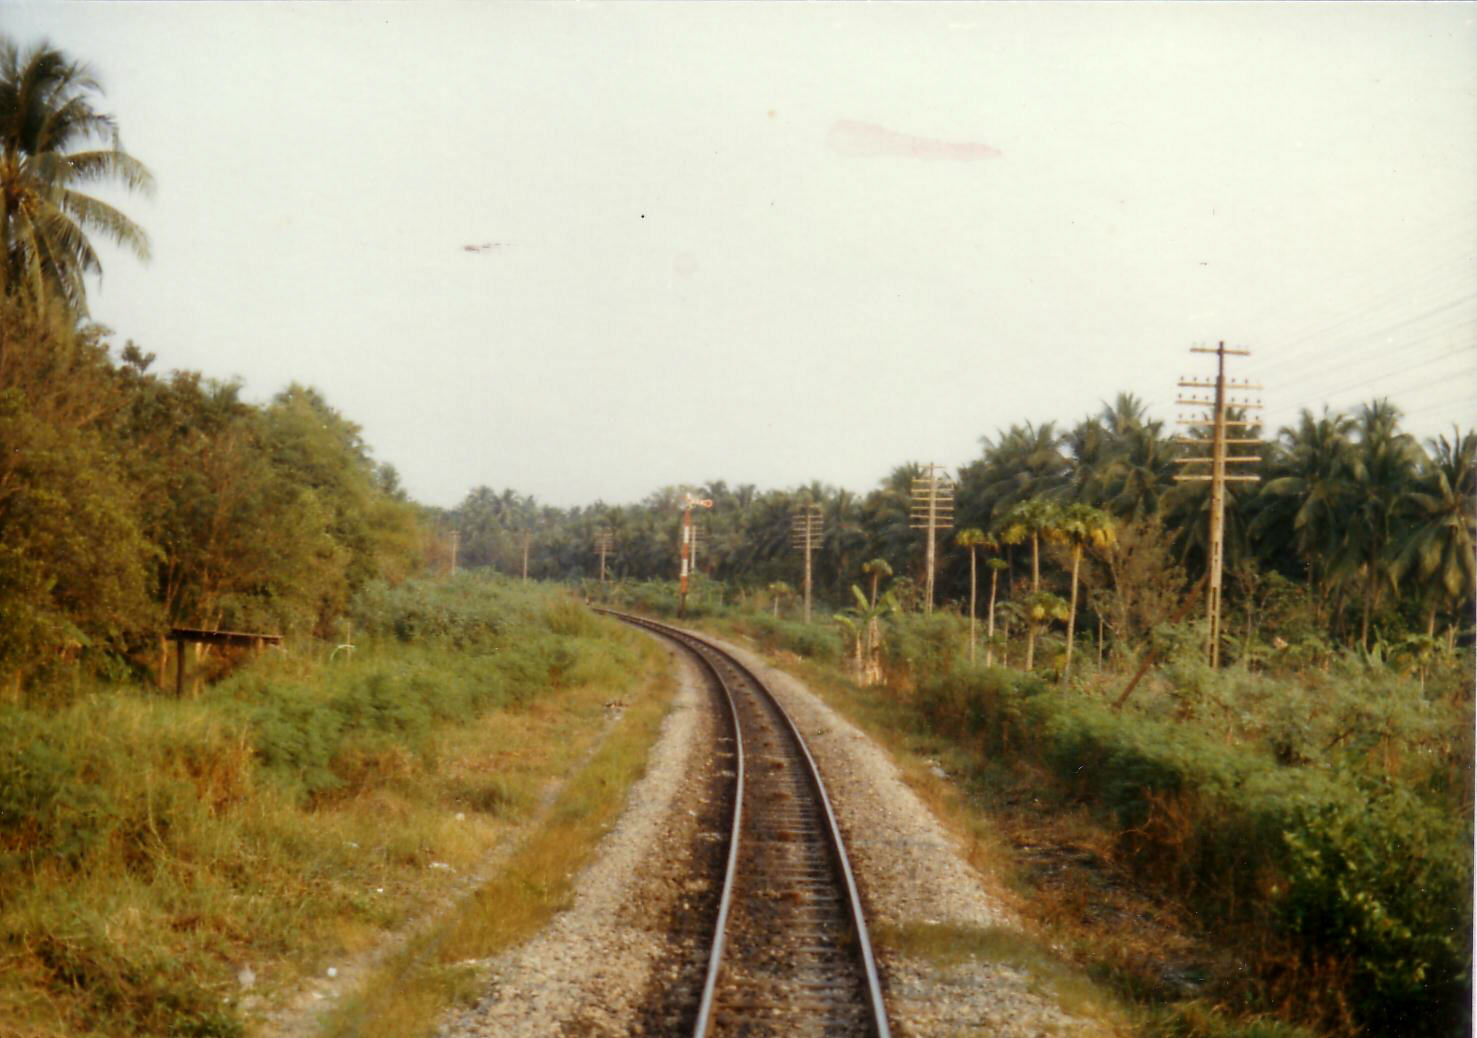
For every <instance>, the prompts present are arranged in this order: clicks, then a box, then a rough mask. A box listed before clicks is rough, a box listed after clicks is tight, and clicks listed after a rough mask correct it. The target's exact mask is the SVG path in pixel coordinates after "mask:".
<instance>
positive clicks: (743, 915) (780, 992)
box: [599, 609, 890, 1038]
mask: <svg viewBox="0 0 1477 1038" xmlns="http://www.w3.org/2000/svg"><path fill="white" fill-rule="evenodd" d="M599 611H600V612H603V613H606V614H607V615H610V616H613V617H615V618H617V619H620V620H624V621H626V622H627V623H630V624H634V625H636V626H639V627H644V628H646V629H648V630H651V631H654V632H656V633H658V634H660V635H662V636H664V637H666V638H668V639H670V640H671V641H674V642H676V643H677V644H678V645H680V646H682V647H683V648H684V649H686V650H687V651H688V652H690V653H691V654H693V655H694V656H695V657H696V658H697V659H698V660H699V661H700V662H701V665H702V666H703V668H704V669H705V670H706V671H707V672H708V673H709V674H710V675H711V676H712V677H713V678H714V679H715V681H716V682H717V683H718V685H720V686H721V687H722V689H723V691H724V693H725V696H726V699H727V702H728V704H729V714H730V722H731V724H732V725H733V730H734V741H735V749H736V752H735V764H734V769H733V770H734V781H733V789H734V794H733V810H732V828H731V831H730V833H729V835H728V855H727V866H726V874H725V876H724V880H723V891H722V895H721V897H720V900H719V905H718V912H717V918H716V919H715V920H714V927H713V939H712V944H711V951H710V953H709V957H708V969H707V974H706V979H705V983H704V986H703V990H702V994H701V997H700V1000H699V1002H698V1006H697V1014H696V1023H695V1024H694V1027H693V1031H692V1034H693V1035H694V1038H709V1036H715V1035H724V1036H728V1035H746V1036H758V1035H784V1036H785V1038H809V1036H812V1035H814V1036H835V1035H847V1036H854V1035H875V1036H877V1038H889V1036H890V1031H889V1028H888V1023H887V1012H886V1008H885V1007H884V1005H883V1000H882V990H881V983H880V980H879V978H878V973H877V964H876V961H875V959H874V957H873V954H872V946H871V941H870V938H869V937H868V934H867V924H866V920H865V918H864V916H863V913H862V905H861V898H860V896H859V895H858V892H857V887H856V880H855V878H854V877H853V875H852V872H851V865H850V863H849V861H848V860H847V857H846V848H845V844H844V843H843V841H842V839H841V831H840V829H839V827H838V826H837V824H836V816H835V813H834V812H833V811H832V809H831V804H830V801H829V800H828V799H827V797H826V792H825V784H824V783H823V782H822V781H821V777H820V772H819V771H818V770H817V768H816V766H815V761H814V759H813V758H812V757H811V755H810V751H809V749H808V748H807V747H806V746H805V741H804V740H803V739H802V738H801V737H800V732H799V731H798V729H796V727H795V725H794V723H793V722H792V721H791V720H790V718H789V716H788V715H787V714H785V712H784V710H783V709H782V708H781V707H780V705H779V703H778V702H777V701H776V700H775V698H774V696H773V695H772V694H771V693H770V691H769V690H768V689H767V688H765V686H764V683H763V682H762V681H761V680H760V679H759V677H758V676H757V675H755V674H754V673H753V672H752V671H751V670H749V668H747V667H745V666H744V665H743V664H742V663H740V662H739V661H738V660H737V659H735V658H734V657H733V656H731V655H730V654H729V653H727V652H725V651H724V650H722V649H720V648H718V647H717V646H715V645H713V644H712V643H711V642H709V641H707V640H706V639H704V638H700V637H698V636H696V635H694V634H692V633H691V632H689V631H685V630H682V629H680V628H676V627H672V626H670V625H668V624H663V623H658V622H656V621H654V620H648V619H646V618H645V617H638V616H631V615H628V614H624V613H618V612H614V611H613V610H606V609H601V610H599Z"/></svg>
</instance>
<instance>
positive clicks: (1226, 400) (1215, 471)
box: [1174, 342, 1262, 667]
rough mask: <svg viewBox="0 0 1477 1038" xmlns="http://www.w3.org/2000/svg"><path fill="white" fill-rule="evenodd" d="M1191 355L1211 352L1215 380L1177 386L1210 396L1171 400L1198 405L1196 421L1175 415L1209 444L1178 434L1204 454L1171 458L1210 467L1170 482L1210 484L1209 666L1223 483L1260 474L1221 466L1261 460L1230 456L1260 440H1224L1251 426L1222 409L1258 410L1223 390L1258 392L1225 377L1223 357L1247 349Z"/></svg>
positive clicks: (1215, 662)
mask: <svg viewBox="0 0 1477 1038" xmlns="http://www.w3.org/2000/svg"><path fill="white" fill-rule="evenodd" d="M1190 352H1191V353H1214V354H1215V381H1214V382H1205V381H1202V380H1198V379H1187V378H1181V379H1180V380H1179V386H1180V388H1181V389H1210V390H1214V391H1215V395H1214V396H1213V397H1202V396H1199V395H1191V396H1189V397H1188V398H1186V397H1178V398H1176V400H1175V403H1177V404H1181V405H1184V406H1188V407H1195V408H1200V409H1201V410H1202V411H1203V412H1204V414H1205V417H1204V418H1202V419H1200V420H1186V419H1181V423H1182V424H1184V425H1186V426H1188V427H1189V428H1192V429H1209V430H1210V442H1209V443H1207V442H1206V440H1205V438H1204V437H1203V436H1201V437H1180V438H1178V439H1177V440H1176V442H1177V443H1182V444H1187V445H1189V446H1192V447H1206V446H1208V447H1210V456H1209V457H1206V456H1204V455H1197V456H1185V457H1181V458H1176V459H1175V460H1176V461H1177V462H1179V463H1180V464H1182V465H1197V466H1198V465H1205V464H1209V465H1210V471H1209V472H1207V471H1205V470H1203V469H1191V470H1189V471H1187V472H1182V473H1180V474H1179V475H1177V476H1175V477H1174V478H1175V481H1176V482H1181V483H1205V482H1209V483H1210V560H1209V566H1208V568H1207V572H1206V594H1205V609H1206V615H1207V618H1208V619H1209V621H1210V665H1211V667H1218V666H1220V662H1221V572H1222V570H1223V569H1224V565H1225V547H1226V484H1227V483H1254V482H1256V481H1257V480H1258V479H1260V478H1261V477H1260V476H1254V475H1253V476H1245V475H1239V474H1238V475H1230V474H1228V473H1227V471H1226V466H1227V465H1237V464H1247V463H1255V462H1259V461H1261V460H1262V459H1261V457H1260V456H1258V455H1256V454H1231V453H1230V452H1229V451H1228V450H1227V448H1229V447H1248V446H1253V445H1257V444H1260V443H1261V441H1260V440H1258V439H1255V438H1248V437H1246V436H1242V437H1241V438H1230V437H1228V436H1227V435H1226V432H1227V430H1228V429H1243V430H1244V429H1247V428H1249V427H1250V426H1252V425H1254V424H1256V423H1254V422H1249V421H1245V420H1242V419H1235V420H1233V419H1229V418H1227V417H1226V412H1227V411H1228V410H1230V409H1232V408H1235V409H1236V410H1238V411H1246V410H1253V409H1259V408H1260V407H1261V406H1262V405H1261V404H1260V403H1259V402H1252V401H1248V400H1245V399H1240V400H1233V399H1231V397H1230V396H1229V395H1228V394H1229V393H1245V392H1250V391H1252V390H1260V389H1261V388H1262V387H1261V386H1260V385H1252V384H1251V383H1250V382H1246V381H1242V382H1236V381H1234V380H1231V381H1227V379H1226V358H1227V357H1231V356H1235V357H1249V356H1250V355H1251V351H1250V350H1237V349H1227V348H1226V344H1225V343H1224V342H1221V343H1218V344H1217V345H1216V347H1215V348H1214V349H1211V348H1210V347H1208V346H1192V347H1190Z"/></svg>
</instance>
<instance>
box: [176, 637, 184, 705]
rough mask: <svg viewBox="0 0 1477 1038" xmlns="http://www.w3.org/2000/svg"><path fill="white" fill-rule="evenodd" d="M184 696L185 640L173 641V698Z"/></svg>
mask: <svg viewBox="0 0 1477 1038" xmlns="http://www.w3.org/2000/svg"><path fill="white" fill-rule="evenodd" d="M184 694H185V640H184V639H183V638H176V639H175V640H174V698H175V699H182V698H184Z"/></svg>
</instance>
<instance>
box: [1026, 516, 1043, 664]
mask: <svg viewBox="0 0 1477 1038" xmlns="http://www.w3.org/2000/svg"><path fill="white" fill-rule="evenodd" d="M1040 591H1041V537H1040V536H1039V535H1038V534H1034V533H1033V534H1031V594H1032V595H1036V594H1038V593H1040ZM1031 608H1032V609H1034V608H1035V606H1032V607H1031ZM1035 663H1036V618H1035V617H1034V616H1033V617H1031V619H1030V622H1029V625H1028V627H1027V628H1026V673H1027V674H1029V673H1031V671H1032V669H1033V668H1034V666H1035Z"/></svg>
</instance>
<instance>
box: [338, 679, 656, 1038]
mask: <svg viewBox="0 0 1477 1038" xmlns="http://www.w3.org/2000/svg"><path fill="white" fill-rule="evenodd" d="M673 691H674V684H673V681H672V679H671V677H670V676H663V677H661V678H658V679H654V680H652V681H650V682H648V683H647V684H646V685H645V687H643V688H640V689H637V690H634V691H632V692H630V693H628V694H627V696H626V699H627V706H626V708H625V710H624V711H623V712H622V714H621V716H620V718H619V720H618V721H616V722H615V723H614V724H613V725H612V726H611V727H610V728H609V729H608V730H607V731H605V732H604V733H603V734H602V735H597V734H596V729H597V728H600V727H603V726H600V725H593V724H591V725H587V726H586V727H584V728H583V729H581V728H580V726H578V725H577V726H575V729H574V730H570V728H569V726H568V725H567V724H554V725H553V727H551V728H546V729H545V730H543V731H539V732H524V733H522V738H521V739H519V740H517V741H516V743H515V744H516V745H518V746H519V747H521V749H519V750H518V751H516V756H517V758H518V763H519V764H520V765H521V766H523V767H525V768H529V769H530V771H531V772H532V773H535V774H538V775H540V776H543V777H550V776H554V775H558V774H563V773H568V772H570V771H572V774H571V775H570V777H569V778H568V780H567V781H566V782H565V783H564V784H563V786H562V787H561V788H560V789H559V792H558V794H557V795H556V796H555V798H554V799H553V801H552V803H550V804H548V805H547V806H546V807H544V808H543V809H542V810H540V811H539V812H538V813H537V814H536V816H535V817H533V818H532V819H531V820H530V823H529V825H528V827H527V830H526V832H524V833H522V834H521V839H522V842H521V844H520V845H519V846H518V848H517V850H516V851H515V852H514V853H513V854H512V855H511V857H509V858H508V859H507V860H506V861H505V862H504V863H502V864H501V865H500V866H499V867H498V868H497V870H496V872H495V873H494V874H493V875H492V876H491V877H490V878H489V879H488V880H487V881H486V882H485V883H483V884H482V885H481V886H480V887H479V888H478V889H476V890H475V891H474V892H472V893H471V894H470V895H469V896H467V897H466V898H464V899H463V900H462V901H461V902H460V903H459V904H458V905H456V907H455V908H454V909H453V910H451V911H447V912H445V913H444V914H443V916H442V919H441V921H440V922H438V923H437V924H435V925H434V926H432V927H431V928H430V929H429V930H427V931H425V932H424V933H422V934H421V935H419V936H418V937H416V938H415V939H413V940H412V941H410V942H409V943H407V944H406V946H405V947H404V948H403V949H402V950H401V951H399V952H398V953H397V954H395V955H393V956H391V957H390V958H389V959H388V960H387V961H386V962H385V963H384V964H383V965H382V966H381V967H380V968H378V969H377V970H375V971H374V972H373V973H372V974H371V975H370V976H369V977H368V978H367V979H366V980H365V982H364V983H363V984H362V985H361V986H360V990H359V991H357V992H356V993H354V994H353V995H351V996H350V997H348V998H346V999H345V1000H344V1001H343V1003H342V1004H341V1005H339V1006H338V1007H336V1009H335V1010H334V1012H333V1013H332V1014H331V1015H330V1016H329V1017H328V1018H327V1019H326V1020H325V1022H324V1025H323V1027H322V1029H321V1031H320V1034H321V1035H323V1036H324V1038H348V1036H356V1038H357V1036H371V1035H385V1036H395V1038H413V1036H416V1035H423V1034H430V1033H432V1032H433V1030H434V1028H435V1024H436V1022H437V1020H438V1019H439V1018H440V1017H441V1015H442V1014H443V1013H444V1012H445V1010H446V1009H447V1008H448V1007H449V1006H450V1005H452V1004H455V1003H458V1002H469V1001H471V1000H472V999H473V998H474V997H475V995H476V994H477V992H478V975H479V971H478V970H477V968H476V965H475V964H476V962H477V961H478V960H483V959H487V958H489V957H491V956H493V955H496V954H497V953H498V952H500V951H503V950H505V949H507V948H509V947H512V946H513V945H515V944H517V943H518V942H519V941H522V940H524V939H526V938H528V937H530V936H531V935H533V934H534V933H536V932H537V931H538V930H539V929H540V928H542V927H543V926H544V925H545V924H547V922H548V921H549V920H550V919H551V918H552V917H553V916H554V915H555V914H556V913H557V912H559V911H560V910H561V909H563V908H565V907H567V906H568V905H569V903H570V899H571V896H572V893H573V880H574V878H575V876H576V875H577V874H578V872H579V870H580V869H581V868H582V867H583V866H584V864H585V863H586V862H588V861H589V860H590V858H591V856H592V855H593V854H594V853H595V850H596V848H597V846H598V844H599V842H600V839H601V837H602V836H603V835H604V834H605V832H606V831H607V829H609V827H610V826H611V825H612V824H613V823H614V822H615V820H616V819H617V817H618V816H619V814H620V811H621V809H622V807H623V805H624V803H625V797H626V792H627V790H628V789H629V788H630V786H631V784H632V783H634V782H635V781H636V779H638V778H639V777H640V775H641V773H642V771H643V770H644V767H645V762H646V758H647V756H648V754H649V752H650V749H651V746H652V745H653V743H654V742H655V740H656V737H657V734H658V731H659V729H660V725H661V720H662V717H663V716H664V715H665V713H666V709H667V706H668V705H669V703H670V701H671V696H672V694H673ZM596 698H597V699H598V697H596ZM597 705H598V704H597ZM602 709H603V708H602ZM587 712H588V711H587ZM575 716H576V715H574V714H570V715H567V716H566V717H565V718H564V720H566V721H567V720H568V719H570V718H573V717H575ZM585 720H586V721H593V720H594V718H590V717H586V718H585ZM509 752H513V751H509ZM508 764H509V760H508V759H506V758H505V759H503V760H502V762H501V764H500V767H501V768H506V767H507V766H508Z"/></svg>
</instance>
